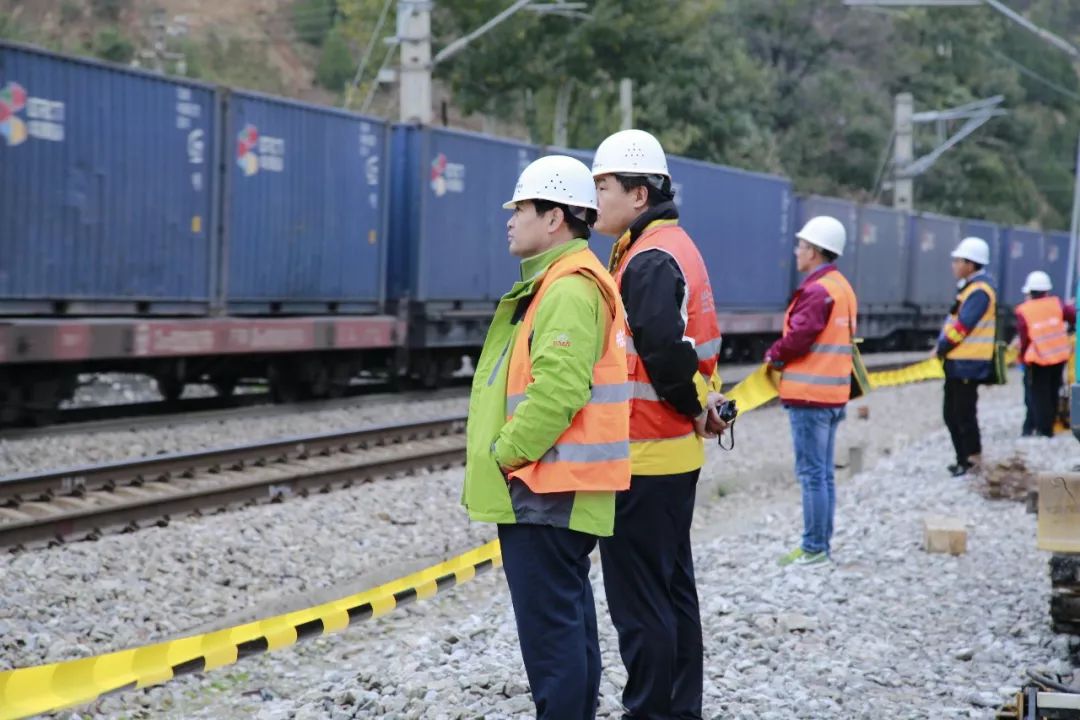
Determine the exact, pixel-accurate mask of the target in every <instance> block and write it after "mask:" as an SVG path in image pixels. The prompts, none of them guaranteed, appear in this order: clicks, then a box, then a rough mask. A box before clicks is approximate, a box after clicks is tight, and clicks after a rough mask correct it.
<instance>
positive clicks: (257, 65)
mask: <svg viewBox="0 0 1080 720" xmlns="http://www.w3.org/2000/svg"><path fill="white" fill-rule="evenodd" d="M183 48H184V52H185V54H186V57H187V63H188V73H187V74H188V76H189V77H193V78H198V79H202V80H206V81H207V82H211V83H219V84H221V85H228V86H230V87H240V88H250V89H252V90H260V91H262V92H267V93H277V94H281V93H282V91H283V90H284V83H283V82H282V79H281V75H280V74H279V73H278V72H277V71H276V70H274V69H273V66H272V65H271V63H270V61H269V58H268V53H267V46H266V44H265V43H263V42H260V41H255V40H243V39H237V38H233V39H229V40H223V39H222V38H221V37H220V36H219V35H217V33H214V32H211V33H210V34H209V36H208V38H207V40H206V42H205V43H204V44H202V45H195V44H187V45H184V46H183Z"/></svg>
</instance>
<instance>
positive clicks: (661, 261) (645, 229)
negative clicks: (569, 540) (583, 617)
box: [592, 130, 726, 720]
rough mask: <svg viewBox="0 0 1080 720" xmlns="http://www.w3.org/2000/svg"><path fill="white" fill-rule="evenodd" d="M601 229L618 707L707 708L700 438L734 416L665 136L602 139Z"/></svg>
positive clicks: (659, 711)
mask: <svg viewBox="0 0 1080 720" xmlns="http://www.w3.org/2000/svg"><path fill="white" fill-rule="evenodd" d="M592 171H593V175H594V176H595V178H596V188H597V202H598V204H599V213H598V215H597V220H596V226H595V227H596V230H597V231H598V232H602V233H605V234H608V235H611V236H613V237H615V238H617V240H616V242H615V246H614V248H613V249H612V252H611V261H610V263H609V266H608V267H609V269H610V270H611V272H612V273H613V274H614V275H615V281H616V282H617V283H618V286H619V292H620V294H621V295H622V299H623V302H624V303H625V306H626V322H627V326H626V330H627V331H628V337H627V368H628V373H629V378H630V386H631V389H632V399H631V401H630V457H631V467H632V469H633V480H632V482H631V485H630V489H629V490H628V491H627V492H622V493H619V494H618V498H617V500H616V515H615V534H614V535H613V536H612V537H610V538H605V539H604V540H602V541H601V542H600V557H601V561H602V563H603V569H604V587H605V588H606V590H607V600H608V608H609V609H610V611H611V620H612V622H613V623H614V625H615V629H616V630H617V631H618V634H619V651H620V654H621V655H622V659H623V663H624V665H625V666H626V672H627V679H626V686H625V688H624V689H623V706H624V708H625V715H624V716H623V717H624V718H632V719H634V720H637V719H638V718H700V717H701V716H702V715H701V712H702V686H703V670H704V663H703V649H702V639H701V619H700V616H699V611H698V597H697V586H696V585H695V582H694V558H693V553H692V551H691V547H690V524H691V522H692V520H693V518H694V501H695V497H696V490H697V482H698V475H699V474H700V472H701V466H702V465H703V464H704V458H705V451H704V445H703V442H702V438H704V437H715V435H714V433H715V432H717V431H720V430H722V429H723V428H725V427H726V425H725V424H724V423H723V422H722V421H721V420H720V418H719V415H718V413H717V411H716V409H715V405H716V404H717V403H718V402H720V401H721V400H722V399H723V398H722V396H720V395H719V394H718V393H710V392H709V387H710V385H709V383H710V381H711V379H712V377H713V373H714V371H715V369H716V363H717V359H718V355H719V352H720V328H719V326H718V324H717V319H716V308H715V305H714V303H713V296H712V288H711V286H710V284H709V276H708V272H707V270H706V268H705V263H704V261H703V260H702V258H701V254H700V253H699V252H698V249H697V247H696V246H695V245H694V242H693V241H692V240H691V239H690V236H689V235H687V234H686V231H684V230H683V229H682V228H681V227H679V220H678V218H679V211H678V209H677V208H676V206H675V202H674V193H673V192H672V188H671V175H670V173H669V172H668V165H667V157H666V156H665V154H664V150H663V148H662V147H661V146H660V143H659V141H658V140H657V139H656V138H655V137H653V136H652V135H650V134H649V133H647V132H644V131H642V130H623V131H621V132H618V133H615V134H614V135H612V136H610V137H608V138H607V139H606V140H604V142H602V143H601V144H600V147H599V148H597V150H596V155H595V157H594V159H593V167H592Z"/></svg>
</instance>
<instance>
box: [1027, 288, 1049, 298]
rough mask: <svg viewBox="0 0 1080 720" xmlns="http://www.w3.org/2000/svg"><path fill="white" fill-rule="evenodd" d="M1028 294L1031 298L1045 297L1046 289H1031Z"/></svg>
mask: <svg viewBox="0 0 1080 720" xmlns="http://www.w3.org/2000/svg"><path fill="white" fill-rule="evenodd" d="M1030 294H1031V297H1032V298H1033V299H1038V298H1044V297H1046V291H1045V290H1032V291H1031V293H1030Z"/></svg>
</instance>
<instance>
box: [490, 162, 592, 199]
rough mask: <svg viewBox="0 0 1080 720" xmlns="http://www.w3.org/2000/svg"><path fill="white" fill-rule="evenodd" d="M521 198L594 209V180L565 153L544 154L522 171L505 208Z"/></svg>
mask: <svg viewBox="0 0 1080 720" xmlns="http://www.w3.org/2000/svg"><path fill="white" fill-rule="evenodd" d="M522 200H549V201H551V202H556V203H560V204H563V205H569V206H571V207H577V208H588V209H589V210H596V183H595V182H594V181H593V177H592V173H590V172H589V168H588V167H586V165H585V163H583V162H581V161H580V160H578V159H576V158H572V157H570V156H568V155H547V156H545V157H542V158H540V159H539V160H534V161H533V162H531V163H529V166H528V167H527V168H525V169H524V170H522V171H521V177H519V178H518V181H517V187H516V188H514V197H513V198H511V199H510V200H509V201H508V202H505V203H503V207H504V208H506V209H507V210H513V209H514V205H516V204H517V203H518V202H520V201H522Z"/></svg>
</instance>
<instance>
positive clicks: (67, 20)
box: [60, 0, 83, 25]
mask: <svg viewBox="0 0 1080 720" xmlns="http://www.w3.org/2000/svg"><path fill="white" fill-rule="evenodd" d="M82 17H83V9H82V6H81V5H79V3H77V2H75V0H64V2H63V3H62V4H61V5H60V22H62V23H63V24H64V25H71V24H72V23H75V22H78V21H79V20H82Z"/></svg>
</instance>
